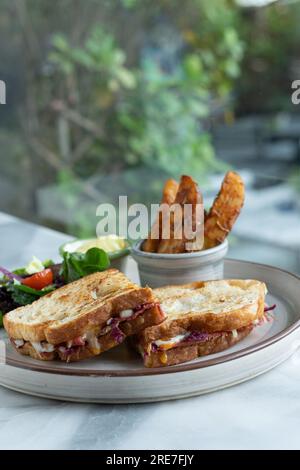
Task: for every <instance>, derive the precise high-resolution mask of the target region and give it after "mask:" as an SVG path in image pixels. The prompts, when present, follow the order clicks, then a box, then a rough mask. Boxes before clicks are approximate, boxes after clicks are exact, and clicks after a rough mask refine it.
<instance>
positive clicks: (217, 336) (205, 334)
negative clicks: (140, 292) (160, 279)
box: [132, 280, 266, 367]
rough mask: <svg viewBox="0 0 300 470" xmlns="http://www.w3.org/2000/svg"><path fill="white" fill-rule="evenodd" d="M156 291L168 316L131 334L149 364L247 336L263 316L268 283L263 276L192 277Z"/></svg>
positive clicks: (209, 351) (200, 353)
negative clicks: (195, 279) (199, 279)
mask: <svg viewBox="0 0 300 470" xmlns="http://www.w3.org/2000/svg"><path fill="white" fill-rule="evenodd" d="M153 292H154V294H155V296H156V298H157V300H158V301H159V302H160V306H161V309H162V311H163V313H164V314H165V315H166V318H165V320H164V321H163V322H162V323H160V324H159V325H155V326H151V327H149V328H145V330H144V331H142V332H141V333H140V334H138V335H135V336H134V337H133V338H132V344H133V346H134V347H135V348H136V349H137V350H138V352H139V353H140V354H141V355H142V357H143V360H144V364H145V366H146V367H161V366H170V365H174V364H179V363H181V362H186V361H190V360H192V359H195V358H197V357H199V356H205V355H207V354H213V353H217V352H220V351H223V350H224V349H227V348H229V347H230V346H233V345H234V344H236V343H237V342H239V341H241V340H242V339H243V338H245V337H246V336H247V335H248V334H249V333H250V332H251V331H252V329H253V328H254V326H255V325H257V324H259V323H260V320H261V319H262V318H263V316H264V305H265V304H264V302H265V294H266V286H265V284H264V283H263V282H260V281H255V280H222V281H207V282H194V283H191V284H186V285H181V286H169V287H162V288H159V289H154V291H153Z"/></svg>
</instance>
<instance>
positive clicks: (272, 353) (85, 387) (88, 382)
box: [0, 260, 300, 403]
mask: <svg viewBox="0 0 300 470" xmlns="http://www.w3.org/2000/svg"><path fill="white" fill-rule="evenodd" d="M225 277H226V278H240V279H247V278H248V279H249V278H252V279H259V280H261V281H264V282H265V283H266V284H267V286H268V289H269V294H268V297H267V302H268V304H273V303H276V304H277V308H276V310H275V313H274V319H273V321H271V322H267V323H265V324H264V325H262V326H260V327H257V328H255V329H254V330H253V332H252V333H251V334H250V335H249V336H248V337H247V338H245V339H244V340H243V341H241V342H240V343H238V344H237V345H235V346H234V347H232V348H230V349H227V350H226V351H223V352H221V353H218V354H214V355H211V356H205V357H202V358H198V359H195V360H194V361H191V362H187V363H184V364H179V365H177V366H172V367H163V368H154V369H147V368H145V367H143V364H142V361H141V359H140V358H139V357H138V356H137V355H136V354H135V353H134V352H132V351H130V350H128V349H127V347H126V345H122V346H120V347H119V348H115V349H113V350H111V351H109V352H107V353H105V354H103V355H102V356H101V357H100V358H94V359H90V360H86V361H82V362H78V363H72V364H68V365H66V364H64V363H61V362H54V361H53V362H42V361H37V360H34V359H31V358H29V357H26V356H21V355H19V354H18V353H17V352H16V351H14V349H13V348H12V347H11V345H10V344H9V342H8V341H7V340H6V346H7V347H6V362H5V363H4V364H2V365H0V384H1V385H3V386H5V387H7V388H11V389H13V390H16V391H19V392H22V393H27V394H30V395H37V396H42V397H45V398H53V399H60V400H68V401H78V402H94V403H141V402H152V401H162V400H171V399H176V398H184V397H189V396H194V395H200V394H203V393H207V392H212V391H215V390H219V389H222V388H225V387H229V386H232V385H235V384H237V383H240V382H243V381H246V380H249V379H251V378H253V377H255V376H257V375H259V374H262V373H264V372H266V371H268V370H270V369H272V368H273V367H275V366H276V365H278V364H280V363H281V362H283V361H284V360H285V359H287V358H288V357H289V356H291V354H293V352H294V351H295V350H296V349H297V348H298V347H299V345H300V343H299V341H300V328H299V327H300V296H299V295H298V292H299V290H300V278H299V277H298V276H296V275H294V274H291V273H288V272H286V271H283V270H281V269H278V268H274V267H271V266H266V265H262V264H258V263H250V262H246V261H236V260H226V261H225ZM1 335H2V337H3V338H4V337H5V333H4V332H2V333H1Z"/></svg>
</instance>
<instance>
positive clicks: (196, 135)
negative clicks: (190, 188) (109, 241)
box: [0, 0, 300, 236]
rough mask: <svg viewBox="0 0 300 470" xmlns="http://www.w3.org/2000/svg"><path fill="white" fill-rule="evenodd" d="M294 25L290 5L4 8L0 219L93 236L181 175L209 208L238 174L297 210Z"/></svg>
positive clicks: (42, 0) (193, 2)
mask: <svg viewBox="0 0 300 470" xmlns="http://www.w3.org/2000/svg"><path fill="white" fill-rule="evenodd" d="M253 4H256V6H253ZM258 4H261V6H257V5H258ZM299 21H300V4H299V2H298V1H275V2H268V1H260V2H259V1H256V2H255V1H251V0H250V1H247V0H243V1H238V0H185V1H184V2H182V1H180V0H156V1H153V0H101V1H99V0H88V1H84V0H51V1H49V0H39V1H36V0H22V1H20V0H1V16H0V39H1V41H0V54H1V61H0V78H1V79H3V80H5V82H6V84H7V105H6V106H1V107H0V119H1V129H0V144H1V149H2V151H1V157H0V159H1V174H0V209H1V210H3V211H6V212H9V213H12V214H15V215H18V216H21V217H23V218H26V219H28V220H31V221H34V222H39V223H42V224H46V225H48V226H51V227H53V228H57V229H60V230H63V231H66V232H68V233H70V234H73V235H76V236H86V235H90V234H92V235H93V234H94V233H95V226H96V217H95V211H96V207H97V205H98V204H99V203H101V202H113V203H116V202H117V198H118V195H119V194H127V195H128V197H129V203H130V202H145V203H147V204H149V203H150V202H158V200H159V194H160V192H161V185H162V182H163V181H164V179H166V177H167V176H173V177H175V178H178V177H179V175H180V174H182V173H186V174H191V175H194V177H195V178H196V179H197V180H198V181H199V183H200V184H201V187H202V189H203V190H204V191H207V194H208V196H207V197H208V199H207V200H208V201H209V200H210V199H209V197H210V196H209V194H210V193H209V191H210V189H211V190H212V192H216V190H217V184H219V179H218V178H217V179H216V180H214V178H213V175H218V174H221V173H224V171H225V170H226V168H229V167H234V168H237V169H238V170H241V171H242V172H243V171H244V172H245V178H246V180H247V181H248V180H249V184H250V183H251V186H252V188H253V189H254V190H255V189H259V188H263V189H264V188H266V189H268V188H273V187H279V186H280V185H281V184H282V182H283V181H284V182H285V183H286V184H287V185H288V186H289V187H290V188H292V191H294V192H293V194H294V195H295V196H294V199H293V198H292V199H291V201H289V202H288V203H287V205H286V206H285V208H284V210H287V208H288V210H290V209H291V206H292V210H294V209H295V207H294V206H295V205H296V202H295V201H296V199H297V196H296V194H298V191H299V188H300V182H299V181H300V176H299V175H300V173H299V162H300V158H299V155H300V152H299V139H300V121H299V117H298V116H299V112H298V108H297V106H294V105H293V104H292V103H291V83H292V81H293V80H294V79H297V78H298V79H299V78H300V52H299V47H298V45H299V36H300V29H299V26H298V25H299ZM216 181H217V183H216ZM295 210H296V209H295ZM297 210H299V208H298V209H297ZM297 214H298V212H297Z"/></svg>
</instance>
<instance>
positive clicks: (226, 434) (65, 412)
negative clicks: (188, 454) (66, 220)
mask: <svg viewBox="0 0 300 470" xmlns="http://www.w3.org/2000/svg"><path fill="white" fill-rule="evenodd" d="M69 238H70V237H68V236H66V235H63V234H61V233H58V232H54V231H52V230H49V229H46V228H43V227H38V226H35V225H32V224H29V223H27V222H24V221H21V220H19V219H15V218H13V217H10V216H7V215H5V214H1V213H0V246H1V251H0V253H1V256H0V264H1V265H4V266H6V267H8V268H12V267H15V266H19V265H22V264H24V263H26V262H27V261H28V259H29V258H31V256H32V254H35V255H36V256H39V257H41V258H48V257H52V258H54V259H56V258H57V249H58V247H59V245H60V244H61V243H63V242H64V241H65V240H67V239H69ZM299 429H300V354H299V356H298V353H296V355H294V356H293V357H292V358H290V359H289V360H288V361H286V362H285V363H284V364H282V365H281V366H279V367H277V368H276V369H274V370H272V371H271V372H268V373H266V374H264V375H262V376H260V377H258V378H255V379H253V380H251V381H249V382H246V383H243V384H240V385H237V386H235V387H232V388H228V389H226V390H222V391H218V392H215V393H212V394H208V395H204V396H200V397H196V398H188V399H184V400H176V401H170V402H164V403H151V404H139V405H88V404H73V403H64V402H58V401H51V400H46V399H41V398H36V397H30V396H26V395H22V394H19V393H16V392H12V391H10V390H6V389H4V388H1V387H0V449H291V448H296V449H299V448H300V438H299Z"/></svg>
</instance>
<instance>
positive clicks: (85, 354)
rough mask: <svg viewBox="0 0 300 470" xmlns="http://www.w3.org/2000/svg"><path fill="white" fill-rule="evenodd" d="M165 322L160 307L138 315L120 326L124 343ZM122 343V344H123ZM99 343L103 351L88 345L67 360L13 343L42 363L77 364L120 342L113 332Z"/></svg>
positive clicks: (18, 350)
mask: <svg viewBox="0 0 300 470" xmlns="http://www.w3.org/2000/svg"><path fill="white" fill-rule="evenodd" d="M162 320H163V314H162V312H161V310H160V308H159V306H158V305H155V306H154V307H152V308H150V309H149V310H146V311H145V312H144V313H143V314H141V315H138V316H137V317H136V318H134V319H132V320H127V321H124V322H123V323H121V324H120V325H119V329H120V330H121V331H122V332H123V333H124V338H123V341H124V340H125V339H126V338H127V337H128V336H130V335H133V334H137V333H138V332H140V331H141V329H143V328H146V327H148V326H150V325H153V323H157V322H159V321H162ZM123 341H122V342H123ZM99 342H100V344H101V351H99V352H97V353H96V352H95V350H92V349H91V348H90V347H89V346H88V345H86V346H84V347H78V348H76V350H75V351H74V352H72V354H70V355H68V357H67V359H66V358H64V355H63V354H62V353H61V352H60V351H59V350H55V351H53V352H51V353H44V352H42V353H39V352H37V351H36V349H34V347H33V346H32V344H31V343H30V342H26V343H25V344H24V345H23V346H22V347H21V348H16V346H15V344H14V342H13V341H12V345H13V346H14V348H15V349H16V350H17V352H18V353H20V354H22V355H25V356H30V357H32V358H33V359H39V360H42V361H52V360H54V359H60V360H62V361H64V360H65V361H66V362H75V361H81V360H83V359H88V358H91V357H94V356H99V355H100V354H102V353H103V352H105V351H107V350H108V349H111V348H114V347H115V346H118V345H119V344H120V342H118V341H116V338H115V337H114V336H113V335H112V333H111V332H108V333H106V334H105V335H103V336H101V337H100V338H99Z"/></svg>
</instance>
